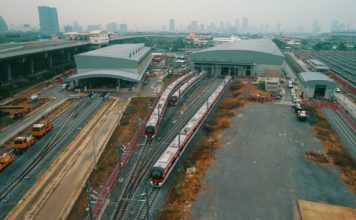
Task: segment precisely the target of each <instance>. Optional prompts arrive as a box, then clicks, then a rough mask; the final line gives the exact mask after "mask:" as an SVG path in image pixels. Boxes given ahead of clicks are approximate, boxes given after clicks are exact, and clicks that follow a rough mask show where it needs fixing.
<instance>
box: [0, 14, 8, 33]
mask: <svg viewBox="0 0 356 220" xmlns="http://www.w3.org/2000/svg"><path fill="white" fill-rule="evenodd" d="M8 30H9V28H8V27H7V24H6V22H5V20H4V18H3V17H2V16H0V32H6V31H8Z"/></svg>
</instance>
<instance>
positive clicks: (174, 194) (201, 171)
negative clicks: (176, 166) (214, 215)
mask: <svg viewBox="0 0 356 220" xmlns="http://www.w3.org/2000/svg"><path fill="white" fill-rule="evenodd" d="M243 89H244V88H243V86H241V83H239V82H238V81H237V80H235V81H233V83H232V85H231V87H230V91H229V93H228V95H227V97H226V98H225V99H224V100H223V101H222V103H221V105H220V107H219V108H218V110H217V112H216V114H215V116H214V118H213V119H212V120H211V122H209V124H207V125H206V126H205V129H204V132H203V135H202V136H201V137H200V138H199V140H198V142H197V144H196V146H194V148H193V151H192V153H191V155H190V156H189V157H188V159H187V160H186V161H185V162H184V168H190V167H193V166H194V167H195V172H194V173H189V174H188V173H186V172H183V171H181V172H179V173H178V174H177V178H176V180H175V182H174V184H173V187H172V188H171V193H169V195H168V199H167V202H166V205H165V207H163V209H162V211H161V213H160V215H159V217H158V219H160V220H165V219H182V218H183V219H189V215H190V208H191V203H192V202H193V201H194V200H195V198H196V196H197V194H198V193H199V191H201V190H202V189H204V186H203V184H202V178H203V177H204V175H205V171H206V170H207V169H208V167H209V166H210V164H211V163H212V162H213V161H214V151H215V150H216V149H217V148H218V147H219V143H220V138H221V136H222V134H223V132H224V130H225V129H226V128H228V127H230V119H231V117H232V116H234V115H235V114H236V111H237V108H238V107H240V106H243V105H244V104H245V103H246V102H245V100H244V99H243V98H242V95H243ZM184 170H185V169H184Z"/></svg>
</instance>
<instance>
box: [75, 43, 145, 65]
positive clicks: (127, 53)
mask: <svg viewBox="0 0 356 220" xmlns="http://www.w3.org/2000/svg"><path fill="white" fill-rule="evenodd" d="M149 52H150V48H149V47H145V45H144V44H117V45H112V46H108V47H103V48H100V49H97V50H92V51H89V52H85V53H81V54H78V55H77V56H97V57H110V58H119V59H125V60H132V61H137V62H139V61H141V60H142V59H143V58H144V57H145V56H146V55H147V53H149Z"/></svg>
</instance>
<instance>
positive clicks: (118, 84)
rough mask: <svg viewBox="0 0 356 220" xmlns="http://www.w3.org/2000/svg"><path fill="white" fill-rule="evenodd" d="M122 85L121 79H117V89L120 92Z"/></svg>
mask: <svg viewBox="0 0 356 220" xmlns="http://www.w3.org/2000/svg"><path fill="white" fill-rule="evenodd" d="M120 87H121V85H120V79H118V80H117V81H116V91H117V92H118V91H119V90H120V89H121V88H120Z"/></svg>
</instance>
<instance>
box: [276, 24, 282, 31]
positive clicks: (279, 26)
mask: <svg viewBox="0 0 356 220" xmlns="http://www.w3.org/2000/svg"><path fill="white" fill-rule="evenodd" d="M277 32H278V33H280V32H282V25H281V23H278V24H277Z"/></svg>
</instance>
